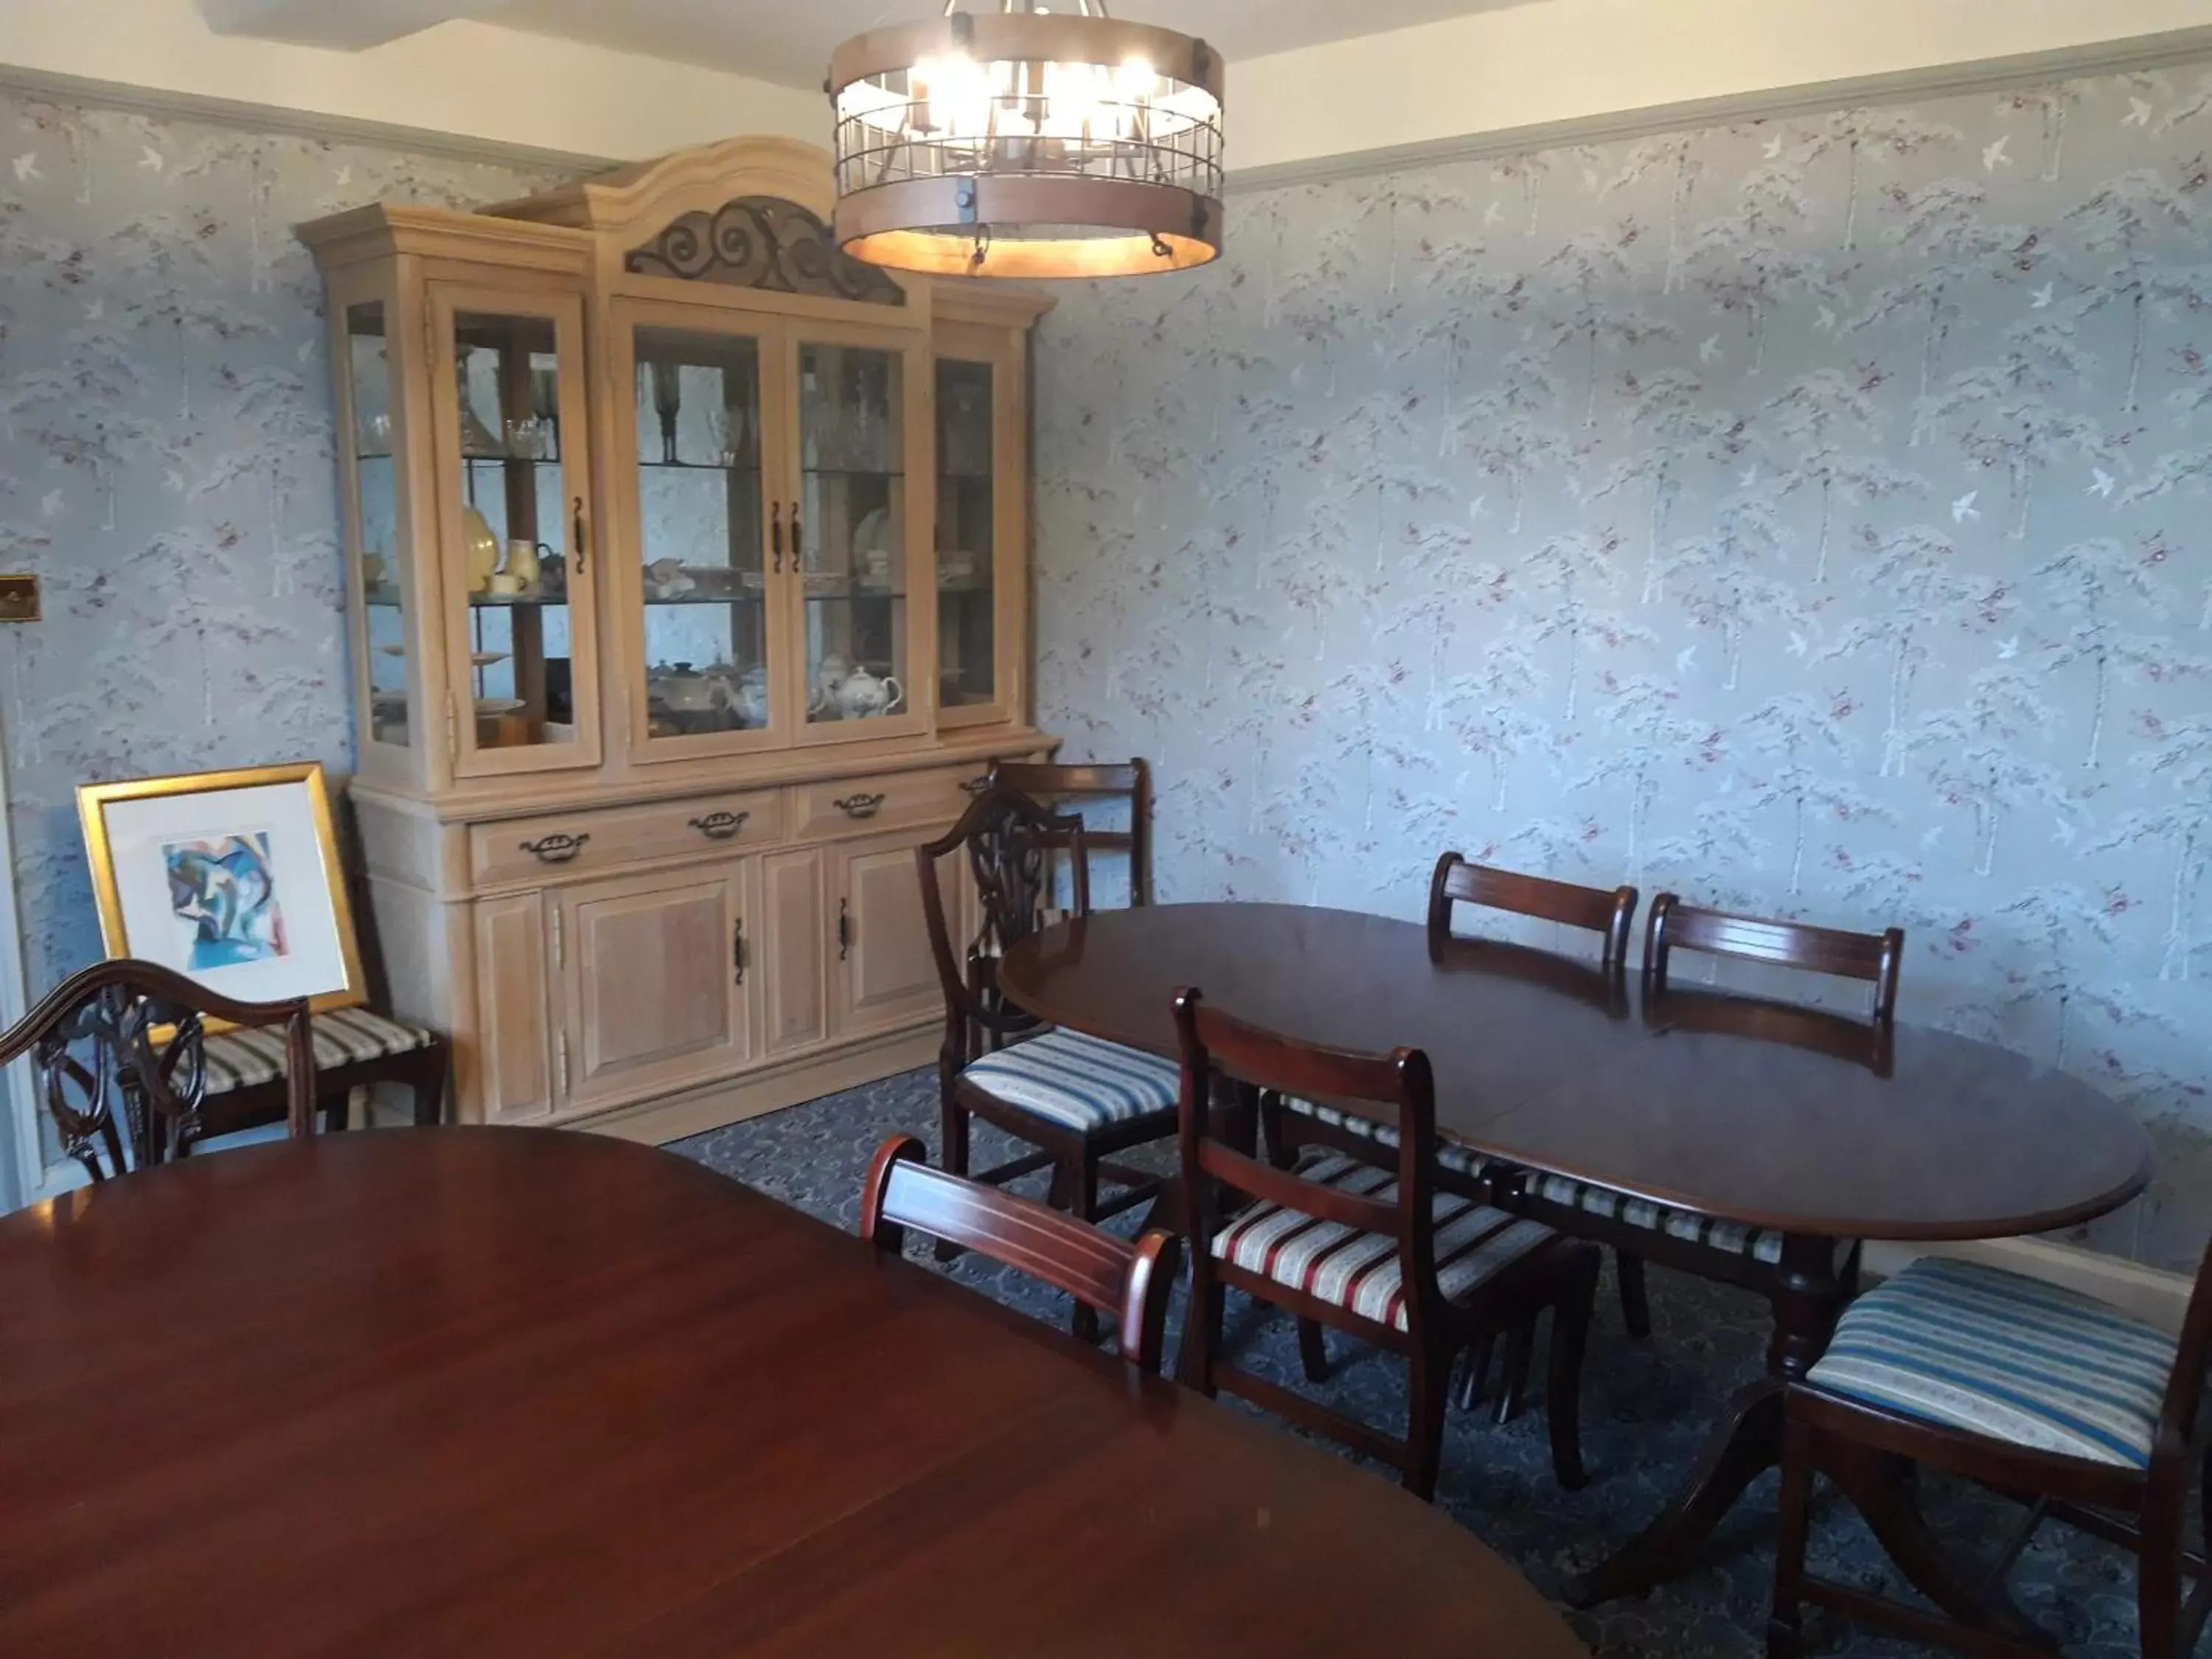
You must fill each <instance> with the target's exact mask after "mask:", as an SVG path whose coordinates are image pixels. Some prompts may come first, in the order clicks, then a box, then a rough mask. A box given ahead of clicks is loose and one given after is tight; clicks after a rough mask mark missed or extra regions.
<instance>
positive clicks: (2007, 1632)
mask: <svg viewBox="0 0 2212 1659" xmlns="http://www.w3.org/2000/svg"><path fill="white" fill-rule="evenodd" d="M1824 1444H1825V1447H1826V1450H1825V1455H1822V1456H1821V1457H1820V1459H1819V1462H1818V1467H1819V1468H1820V1473H1822V1474H1826V1476H1827V1477H1828V1479H1829V1480H1832V1481H1833V1482H1834V1483H1835V1486H1836V1490H1837V1491H1838V1492H1841V1493H1843V1495H1844V1497H1845V1498H1848V1499H1849V1500H1850V1504H1851V1507H1852V1508H1853V1509H1855V1510H1857V1511H1858V1512H1859V1514H1860V1515H1861V1516H1863V1517H1864V1518H1865V1521H1866V1523H1867V1530H1868V1531H1869V1532H1871V1533H1873V1534H1874V1535H1875V1541H1876V1542H1878V1543H1879V1544H1881V1547H1882V1550H1883V1552H1884V1553H1887V1555H1888V1557H1889V1559H1890V1564H1891V1565H1893V1566H1894V1567H1895V1568H1896V1569H1897V1570H1898V1571H1899V1572H1900V1573H1902V1574H1904V1575H1905V1580H1906V1582H1907V1583H1910V1584H1911V1586H1912V1588H1913V1589H1917V1590H1918V1591H1919V1592H1920V1593H1921V1594H1922V1595H1924V1596H1926V1597H1927V1598H1928V1599H1929V1601H1933V1602H1934V1603H1935V1604H1936V1606H1937V1607H1941V1608H1942V1609H1943V1611H1944V1612H1945V1613H1949V1614H1950V1615H1951V1617H1952V1618H1954V1619H1956V1620H1959V1621H1960V1623H1962V1624H1966V1625H1971V1626H1974V1627H1976V1628H1977V1629H1980V1630H1986V1631H1989V1632H1991V1633H1993V1634H1995V1635H1998V1636H2003V1637H2009V1638H2012V1639H2013V1640H2014V1641H2015V1642H2023V1643H2027V1644H2030V1645H2033V1646H2036V1647H2044V1648H2054V1647H2055V1644H2053V1643H2052V1642H2051V1638H2050V1637H2048V1636H2046V1635H2045V1633H2044V1632H2041V1631H2040V1630H2039V1629H2037V1628H2036V1626H2034V1625H2033V1623H2032V1622H2031V1621H2030V1620H2029V1619H2028V1617H2027V1614H2026V1613H2022V1612H2021V1610H2020V1608H2019V1607H2017V1606H2016V1605H2015V1603H2014V1601H2013V1599H2012V1597H2011V1596H2010V1595H2008V1594H2007V1593H2006V1590H2005V1587H2004V1580H2003V1578H2002V1575H2000V1576H1998V1577H1995V1578H1993V1579H1989V1580H1987V1581H1986V1582H1984V1576H1982V1575H1978V1574H1976V1573H1974V1572H1972V1571H1971V1570H1969V1569H1968V1568H1966V1567H1965V1566H1964V1565H1961V1564H1960V1562H1959V1561H1958V1560H1956V1559H1954V1558H1953V1556H1952V1555H1951V1554H1950V1553H1949V1552H1948V1551H1947V1550H1945V1549H1944V1548H1943V1547H1942V1545H1941V1544H1940V1543H1938V1542H1937V1541H1936V1534H1934V1533H1932V1532H1930V1531H1929V1528H1928V1522H1926V1521H1924V1520H1923V1519H1922V1518H1921V1514H1920V1506H1919V1504H1917V1503H1916V1502H1915V1501H1914V1498H1913V1485H1914V1477H1915V1475H1916V1474H1917V1472H1918V1468H1919V1466H1918V1465H1917V1464H1916V1463H1914V1462H1911V1460H1910V1459H1907V1458H1903V1457H1893V1456H1887V1455H1883V1454H1881V1453H1879V1452H1872V1451H1868V1450H1866V1449H1863V1448H1860V1447H1847V1446H1842V1445H1838V1444H1836V1443H1833V1442H1832V1441H1831V1442H1826V1443H1824Z"/></svg>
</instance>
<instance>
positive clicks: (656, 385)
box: [653, 362, 684, 466]
mask: <svg viewBox="0 0 2212 1659" xmlns="http://www.w3.org/2000/svg"><path fill="white" fill-rule="evenodd" d="M683 410H684V383H683V380H682V379H681V378H680V376H679V375H678V371H677V366H676V365H675V364H674V363H670V362H659V363H655V364H653V413H654V414H656V415H658V416H659V417H660V459H661V462H662V464H663V465H666V466H673V465H676V417H677V416H678V415H680V414H681V413H682V412H683Z"/></svg>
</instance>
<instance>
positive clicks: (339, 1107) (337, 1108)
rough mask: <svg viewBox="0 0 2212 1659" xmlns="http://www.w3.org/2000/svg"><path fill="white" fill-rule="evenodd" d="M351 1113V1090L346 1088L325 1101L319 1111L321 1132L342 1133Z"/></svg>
mask: <svg viewBox="0 0 2212 1659" xmlns="http://www.w3.org/2000/svg"><path fill="white" fill-rule="evenodd" d="M321 1115H322V1120H323V1123H322V1129H323V1133H325V1134H326V1135H335V1134H343V1133H344V1132H345V1127H346V1124H347V1121H348V1120H349V1118H350V1117H351V1116H352V1115H353V1091H352V1090H350V1089H348V1090H346V1091H344V1092H343V1093H342V1094H340V1095H339V1096H338V1097H337V1098H336V1099H334V1100H327V1101H325V1102H324V1103H323V1106H322V1112H321Z"/></svg>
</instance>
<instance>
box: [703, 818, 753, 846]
mask: <svg viewBox="0 0 2212 1659" xmlns="http://www.w3.org/2000/svg"><path fill="white" fill-rule="evenodd" d="M749 817H752V814H751V813H750V812H709V813H708V814H707V816H706V817H703V818H694V819H692V820H691V828H692V829H696V830H697V831H698V832H699V833H700V834H701V835H702V836H706V838H707V839H708V841H727V840H729V838H730V837H731V836H734V835H736V834H737V833H738V830H740V829H744V827H745V820H746V819H747V818H749Z"/></svg>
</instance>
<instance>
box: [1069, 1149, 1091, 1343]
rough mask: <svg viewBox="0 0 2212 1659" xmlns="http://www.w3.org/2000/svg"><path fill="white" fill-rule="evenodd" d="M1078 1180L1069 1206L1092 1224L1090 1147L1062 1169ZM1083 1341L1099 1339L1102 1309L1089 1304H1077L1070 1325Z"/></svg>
mask: <svg viewBox="0 0 2212 1659" xmlns="http://www.w3.org/2000/svg"><path fill="white" fill-rule="evenodd" d="M1062 1167H1063V1168H1066V1169H1067V1170H1069V1173H1070V1174H1071V1175H1072V1176H1073V1177H1074V1179H1073V1183H1072V1186H1073V1190H1072V1191H1070V1192H1069V1194H1068V1203H1067V1207H1068V1211H1069V1212H1070V1213H1071V1214H1073V1216H1074V1217H1075V1218H1076V1219H1077V1220H1078V1221H1089V1220H1091V1218H1093V1217H1094V1216H1095V1215H1096V1213H1097V1209H1098V1155H1097V1153H1096V1152H1091V1151H1090V1150H1088V1149H1087V1148H1086V1149H1085V1151H1084V1152H1081V1153H1079V1154H1078V1155H1077V1156H1076V1157H1075V1158H1072V1159H1070V1160H1069V1161H1068V1163H1067V1164H1065V1165H1063V1166H1062ZM1070 1328H1071V1329H1073V1331H1074V1333H1075V1340H1077V1341H1079V1342H1091V1343H1095V1342H1097V1340H1098V1339H1099V1330H1098V1310H1097V1309H1096V1308H1093V1307H1092V1306H1091V1304H1089V1303H1088V1302H1078V1303H1077V1304H1075V1316H1074V1319H1073V1323H1072V1324H1071V1326H1070Z"/></svg>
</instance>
